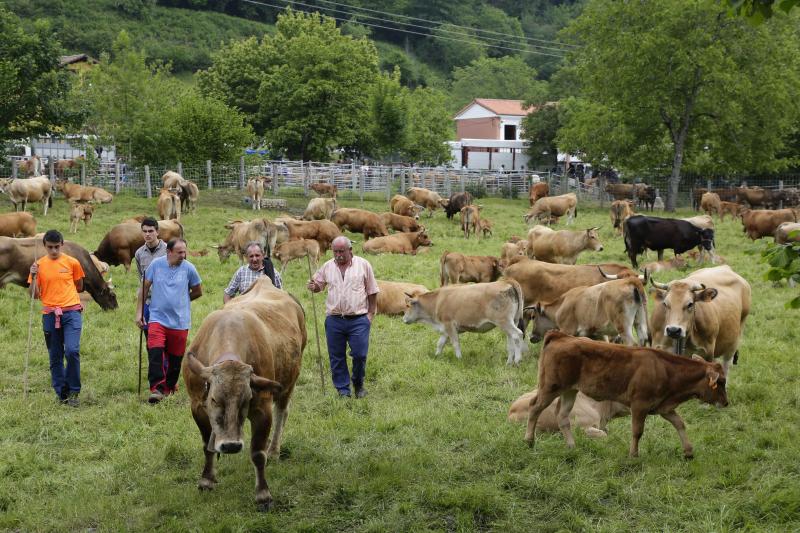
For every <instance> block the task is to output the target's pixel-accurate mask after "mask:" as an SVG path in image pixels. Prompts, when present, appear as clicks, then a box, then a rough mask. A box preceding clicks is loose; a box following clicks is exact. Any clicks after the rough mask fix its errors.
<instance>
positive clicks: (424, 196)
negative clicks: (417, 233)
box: [406, 187, 447, 217]
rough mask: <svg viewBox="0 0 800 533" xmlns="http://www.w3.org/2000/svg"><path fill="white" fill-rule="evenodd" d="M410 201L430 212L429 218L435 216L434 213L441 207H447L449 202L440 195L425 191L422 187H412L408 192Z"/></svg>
mask: <svg viewBox="0 0 800 533" xmlns="http://www.w3.org/2000/svg"><path fill="white" fill-rule="evenodd" d="M406 196H407V197H408V199H409V200H411V201H412V202H414V203H415V204H417V205H421V206H422V207H424V208H425V209H427V210H428V217H432V216H433V212H434V211H435V210H437V209H439V208H440V207H446V206H447V201H446V200H444V199H442V197H441V196H439V193H437V192H433V191H430V190H428V189H423V188H422V187H410V188H409V189H408V191H406Z"/></svg>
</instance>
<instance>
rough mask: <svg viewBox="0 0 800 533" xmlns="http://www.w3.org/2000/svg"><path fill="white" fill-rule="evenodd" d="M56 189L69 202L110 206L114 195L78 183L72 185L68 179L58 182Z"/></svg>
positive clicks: (98, 188)
mask: <svg viewBox="0 0 800 533" xmlns="http://www.w3.org/2000/svg"><path fill="white" fill-rule="evenodd" d="M56 189H58V190H59V191H61V193H62V194H63V195H64V198H65V199H66V200H67V201H68V202H96V203H98V204H109V203H111V201H112V200H113V199H114V195H113V194H111V193H110V192H108V191H107V190H105V189H102V188H100V187H84V186H83V185H78V184H77V183H70V182H69V180H67V179H59V180H56Z"/></svg>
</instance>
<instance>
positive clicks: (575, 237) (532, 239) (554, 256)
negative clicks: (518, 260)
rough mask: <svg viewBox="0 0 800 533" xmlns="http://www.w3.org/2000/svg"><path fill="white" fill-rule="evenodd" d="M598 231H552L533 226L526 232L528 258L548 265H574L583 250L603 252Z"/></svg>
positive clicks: (544, 227)
mask: <svg viewBox="0 0 800 533" xmlns="http://www.w3.org/2000/svg"><path fill="white" fill-rule="evenodd" d="M598 229H599V228H589V229H586V230H584V231H570V230H559V231H554V230H552V229H550V228H548V227H546V226H538V225H537V226H534V227H533V228H531V229H530V231H528V257H530V258H531V259H538V260H539V261H546V262H548V263H562V264H565V265H574V264H575V263H576V262H577V260H578V255H579V254H580V253H581V252H583V251H584V250H594V251H596V252H602V251H603V243H602V242H600V236H599V235H598V234H597V230H598Z"/></svg>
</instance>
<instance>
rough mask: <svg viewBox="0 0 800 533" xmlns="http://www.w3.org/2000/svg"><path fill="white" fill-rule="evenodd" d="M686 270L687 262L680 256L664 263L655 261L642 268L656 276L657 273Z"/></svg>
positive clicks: (665, 260)
mask: <svg viewBox="0 0 800 533" xmlns="http://www.w3.org/2000/svg"><path fill="white" fill-rule="evenodd" d="M682 268H686V260H685V259H684V258H682V257H680V256H678V255H676V256H675V257H673V258H672V259H664V260H663V261H653V262H651V263H647V264H646V265H644V266H643V267H642V271H643V272H647V273H648V274H654V273H656V272H664V271H667V270H680V269H682Z"/></svg>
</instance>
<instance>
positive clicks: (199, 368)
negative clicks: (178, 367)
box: [186, 352, 211, 381]
mask: <svg viewBox="0 0 800 533" xmlns="http://www.w3.org/2000/svg"><path fill="white" fill-rule="evenodd" d="M186 358H187V359H186V362H187V363H188V364H189V370H191V371H192V372H194V373H195V374H197V375H198V376H200V377H201V378H203V379H204V380H205V381H208V380H209V379H211V367H210V366H203V364H202V363H201V362H200V361H198V360H197V358H196V357H195V356H194V352H187V353H186Z"/></svg>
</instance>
